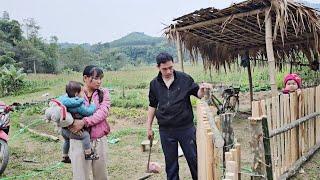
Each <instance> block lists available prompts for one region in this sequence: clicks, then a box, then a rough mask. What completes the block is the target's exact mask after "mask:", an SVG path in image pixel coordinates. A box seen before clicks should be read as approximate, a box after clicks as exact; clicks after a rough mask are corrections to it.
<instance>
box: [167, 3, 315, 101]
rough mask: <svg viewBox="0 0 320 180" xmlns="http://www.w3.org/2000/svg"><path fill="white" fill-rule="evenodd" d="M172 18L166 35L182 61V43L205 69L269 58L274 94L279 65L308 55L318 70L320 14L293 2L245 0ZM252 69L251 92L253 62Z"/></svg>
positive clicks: (299, 61) (300, 60) (297, 60)
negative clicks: (243, 60)
mask: <svg viewBox="0 0 320 180" xmlns="http://www.w3.org/2000/svg"><path fill="white" fill-rule="evenodd" d="M174 21H175V23H174V24H172V25H170V26H168V27H167V28H166V29H165V34H166V35H167V38H168V39H170V40H174V41H176V42H177V47H178V54H179V56H178V58H179V61H180V62H183V61H182V55H181V54H182V53H181V52H182V47H184V48H185V49H187V50H188V51H189V53H190V55H191V57H193V58H195V57H198V55H200V56H201V57H202V59H203V62H204V67H205V69H208V68H210V69H211V68H217V69H219V68H220V67H226V66H227V65H229V64H231V63H234V62H236V61H237V60H238V58H239V57H241V56H242V57H243V56H245V55H246V54H247V55H249V58H250V59H251V60H262V61H266V62H268V65H269V75H270V84H271V90H272V94H273V95H275V94H276V92H277V88H276V81H275V70H276V65H277V64H278V65H279V64H280V63H284V62H287V63H291V64H299V63H301V62H302V59H307V60H308V64H310V65H311V64H313V65H316V66H317V67H316V68H319V51H320V49H319V43H320V42H319V35H320V16H319V14H318V11H316V10H315V9H313V8H310V7H307V6H305V5H303V4H300V3H297V2H295V1H293V0H247V1H244V2H241V3H238V4H234V5H232V6H230V7H228V8H225V9H221V10H219V9H216V8H213V7H210V8H206V9H201V10H198V11H195V12H192V13H190V14H186V15H184V16H181V17H179V18H176V19H174ZM249 62H250V61H249ZM249 64H250V63H249ZM182 68H183V65H182ZM248 73H249V83H250V87H251V94H252V78H251V77H250V76H251V75H250V73H251V70H250V66H249V67H248Z"/></svg>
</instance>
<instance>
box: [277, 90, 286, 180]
mask: <svg viewBox="0 0 320 180" xmlns="http://www.w3.org/2000/svg"><path fill="white" fill-rule="evenodd" d="M278 97H279V102H278V104H277V105H278V107H279V108H277V111H278V112H277V117H278V118H277V119H278V121H279V124H278V125H279V127H282V126H283V118H284V117H283V107H284V106H283V96H281V95H280V96H278ZM279 136H280V141H279V142H280V145H279V148H280V169H281V170H280V171H281V174H282V173H283V172H284V171H285V169H286V162H285V158H284V155H285V154H284V152H285V150H284V133H281V134H280V135H279Z"/></svg>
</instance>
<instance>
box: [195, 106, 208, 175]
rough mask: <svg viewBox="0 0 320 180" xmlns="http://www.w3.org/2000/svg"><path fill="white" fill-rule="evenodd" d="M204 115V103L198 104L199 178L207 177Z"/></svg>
mask: <svg viewBox="0 0 320 180" xmlns="http://www.w3.org/2000/svg"><path fill="white" fill-rule="evenodd" d="M203 116H204V108H203V104H202V103H200V104H199V105H198V106H197V120H198V122H197V131H196V136H197V147H198V148H197V154H198V178H199V179H205V178H206V177H205V175H206V172H205V167H204V166H203V162H204V161H205V159H204V158H205V151H204V148H203V135H202V134H203V130H202V124H203Z"/></svg>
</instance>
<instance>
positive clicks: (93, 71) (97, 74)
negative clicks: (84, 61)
mask: <svg viewBox="0 0 320 180" xmlns="http://www.w3.org/2000/svg"><path fill="white" fill-rule="evenodd" d="M82 75H83V76H87V77H92V78H103V71H102V69H100V68H98V67H97V66H94V65H89V66H86V67H85V68H84V70H83V73H82ZM91 81H92V79H91ZM96 91H97V92H98V96H99V103H101V102H102V100H103V95H104V94H103V91H101V90H100V89H96Z"/></svg>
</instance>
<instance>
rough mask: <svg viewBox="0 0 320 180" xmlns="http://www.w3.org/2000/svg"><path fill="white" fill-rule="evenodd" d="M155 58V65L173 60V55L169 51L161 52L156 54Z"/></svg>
mask: <svg viewBox="0 0 320 180" xmlns="http://www.w3.org/2000/svg"><path fill="white" fill-rule="evenodd" d="M156 60H157V65H158V66H160V64H161V63H166V62H168V61H172V62H173V57H172V56H171V55H170V54H169V53H166V52H162V53H160V54H158V56H157V57H156Z"/></svg>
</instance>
